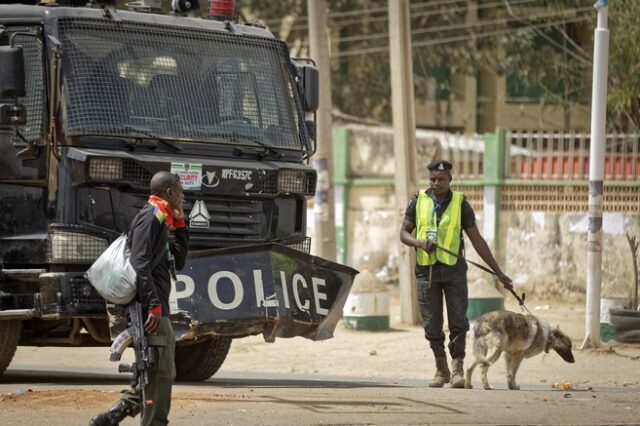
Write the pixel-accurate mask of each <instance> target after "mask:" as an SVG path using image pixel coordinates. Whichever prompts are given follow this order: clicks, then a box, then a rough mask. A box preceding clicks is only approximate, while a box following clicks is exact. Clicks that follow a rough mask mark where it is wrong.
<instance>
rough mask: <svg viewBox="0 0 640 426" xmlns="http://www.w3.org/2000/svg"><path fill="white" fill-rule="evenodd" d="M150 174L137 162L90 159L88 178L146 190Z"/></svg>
mask: <svg viewBox="0 0 640 426" xmlns="http://www.w3.org/2000/svg"><path fill="white" fill-rule="evenodd" d="M151 176H152V175H151V172H150V171H149V170H147V169H146V168H144V167H143V166H142V165H140V164H139V163H138V162H136V161H134V160H129V159H125V160H123V159H120V158H102V157H100V158H92V159H91V160H90V162H89V177H90V178H91V179H93V180H96V181H99V182H125V183H127V184H129V185H133V186H135V187H139V188H148V187H149V182H150V181H151Z"/></svg>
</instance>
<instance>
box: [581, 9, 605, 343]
mask: <svg viewBox="0 0 640 426" xmlns="http://www.w3.org/2000/svg"><path fill="white" fill-rule="evenodd" d="M607 3H608V1H607V0H598V2H597V3H596V5H595V8H596V10H597V11H598V25H597V27H596V29H595V34H594V43H593V82H592V91H591V148H590V152H589V230H588V234H587V306H586V311H587V312H586V321H585V338H584V342H583V343H582V348H597V347H599V346H600V288H601V284H602V194H603V189H604V152H605V143H606V133H605V132H606V114H607V72H608V66H609V29H608V28H607V14H608V7H607Z"/></svg>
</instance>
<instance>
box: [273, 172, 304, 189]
mask: <svg viewBox="0 0 640 426" xmlns="http://www.w3.org/2000/svg"><path fill="white" fill-rule="evenodd" d="M278 192H284V193H293V194H306V193H307V173H306V172H305V171H303V170H280V171H279V172H278Z"/></svg>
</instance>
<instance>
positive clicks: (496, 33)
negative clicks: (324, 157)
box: [332, 15, 592, 58]
mask: <svg viewBox="0 0 640 426" xmlns="http://www.w3.org/2000/svg"><path fill="white" fill-rule="evenodd" d="M591 19H592V16H591V15H589V16H583V17H575V18H573V19H567V20H563V21H560V22H557V21H553V22H545V23H541V24H530V25H527V26H522V27H517V28H509V29H505V30H498V31H489V32H484V33H475V34H466V35H464V36H457V37H442V38H437V39H433V40H425V41H421V42H415V43H412V45H411V47H412V48H416V47H426V46H436V45H440V44H449V43H458V42H462V41H470V40H474V39H479V38H486V37H495V36H500V35H505V34H509V33H515V32H519V31H527V30H532V29H535V28H545V27H549V26H553V25H557V24H558V23H562V22H565V23H573V22H583V21H588V20H591ZM388 50H389V46H379V47H372V48H368V49H354V50H346V51H342V52H338V53H336V54H334V55H332V57H333V58H340V57H345V56H354V55H362V54H369V53H380V52H386V51H388Z"/></svg>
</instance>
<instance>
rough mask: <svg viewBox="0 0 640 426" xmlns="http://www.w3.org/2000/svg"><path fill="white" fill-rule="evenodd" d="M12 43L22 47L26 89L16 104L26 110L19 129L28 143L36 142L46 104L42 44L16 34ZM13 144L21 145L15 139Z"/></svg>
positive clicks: (42, 124)
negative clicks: (23, 121)
mask: <svg viewBox="0 0 640 426" xmlns="http://www.w3.org/2000/svg"><path fill="white" fill-rule="evenodd" d="M14 43H15V44H16V45H19V46H22V54H23V57H24V73H25V89H26V96H24V97H20V98H18V103H20V104H22V105H24V106H25V108H26V109H27V124H25V125H24V126H20V127H19V129H20V132H21V133H22V135H23V136H24V138H25V139H27V140H28V141H33V140H38V139H40V138H41V137H42V134H43V130H44V120H43V117H44V105H45V104H46V102H45V96H44V94H45V93H44V88H45V84H44V81H43V77H44V63H43V54H42V42H41V41H40V39H39V38H36V37H31V36H26V35H21V34H18V35H16V36H15V37H14ZM0 102H3V103H5V102H7V103H12V102H13V99H0ZM3 133H5V132H3ZM8 137H11V136H8ZM14 142H16V143H18V144H20V143H22V142H20V141H19V140H17V139H16V140H15V141H14Z"/></svg>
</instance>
